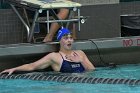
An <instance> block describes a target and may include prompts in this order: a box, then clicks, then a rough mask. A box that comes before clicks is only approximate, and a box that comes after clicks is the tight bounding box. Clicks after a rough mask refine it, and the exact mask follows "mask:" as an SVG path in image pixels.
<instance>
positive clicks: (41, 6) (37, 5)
mask: <svg viewBox="0 0 140 93" xmlns="http://www.w3.org/2000/svg"><path fill="white" fill-rule="evenodd" d="M5 1H6V2H7V3H9V4H10V5H11V7H12V9H13V10H14V11H15V13H16V14H17V16H18V17H19V18H20V20H21V21H22V23H23V24H24V26H25V28H26V29H27V42H31V41H32V39H33V36H34V28H35V25H36V23H46V24H47V32H48V33H49V27H50V23H53V22H58V24H59V23H61V24H62V23H63V22H65V23H66V22H67V23H68V22H78V28H79V31H80V24H81V23H83V19H84V17H83V16H80V7H81V4H79V3H77V2H73V1H69V0H5ZM17 7H18V8H23V9H24V10H27V9H29V10H32V11H35V14H34V19H33V21H32V25H31V26H29V25H28V24H27V23H26V21H25V19H23V18H22V16H21V14H20V13H19V11H18V10H17ZM61 8H68V9H69V10H70V16H73V15H72V14H74V16H76V17H69V18H68V19H65V20H61V19H59V18H58V16H57V14H56V13H55V12H54V9H61ZM43 11H46V16H45V17H46V20H43V21H40V20H39V14H40V13H42V12H43ZM50 12H51V15H52V17H53V19H51V18H50V14H49V13H50ZM73 12H76V13H73ZM24 13H25V15H27V14H26V12H24ZM75 14H76V15H75ZM26 20H27V19H26ZM81 20H82V22H81Z"/></svg>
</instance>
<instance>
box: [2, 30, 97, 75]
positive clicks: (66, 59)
mask: <svg viewBox="0 0 140 93" xmlns="http://www.w3.org/2000/svg"><path fill="white" fill-rule="evenodd" d="M57 40H58V41H59V42H60V50H59V52H52V53H49V54H48V55H46V56H44V57H43V58H41V59H40V60H38V61H35V62H33V63H29V64H25V65H22V66H18V67H15V68H11V69H6V70H4V71H2V72H1V73H8V74H9V75H10V74H12V73H13V72H15V71H33V70H37V69H44V68H47V67H49V66H51V67H52V69H53V70H54V71H59V72H64V73H79V72H84V71H88V70H94V69H95V67H94V66H93V64H92V63H91V62H90V61H89V59H88V58H87V56H86V55H85V53H84V52H83V51H81V50H72V49H71V48H72V43H73V41H74V40H73V38H72V35H71V32H70V31H69V30H68V29H66V28H62V29H60V30H59V31H58V35H57Z"/></svg>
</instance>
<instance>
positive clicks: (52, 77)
mask: <svg viewBox="0 0 140 93" xmlns="http://www.w3.org/2000/svg"><path fill="white" fill-rule="evenodd" d="M0 79H29V80H39V81H55V82H66V83H88V84H99V83H100V84H127V85H140V80H139V79H126V78H99V77H98V78H97V77H87V76H79V75H72V74H66V73H65V74H63V73H59V74H54V73H51V74H50V73H47V72H38V73H27V74H12V75H7V74H1V75H0Z"/></svg>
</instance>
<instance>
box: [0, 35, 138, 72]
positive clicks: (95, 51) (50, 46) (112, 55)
mask: <svg viewBox="0 0 140 93" xmlns="http://www.w3.org/2000/svg"><path fill="white" fill-rule="evenodd" d="M58 46H59V44H58V42H52V43H47V44H29V43H25V44H10V45H1V46H0V60H1V62H0V66H1V67H0V70H3V69H6V68H11V67H15V66H18V65H21V64H25V63H30V62H33V61H35V60H38V59H39V58H41V57H43V56H44V55H46V54H48V53H49V52H54V51H58ZM73 49H75V50H79V49H81V50H83V51H84V52H85V53H86V54H87V56H88V58H89V60H90V61H91V62H92V63H93V64H94V65H95V66H107V65H108V64H112V63H114V64H135V63H139V62H140V57H139V55H140V52H139V51H140V37H139V36H133V37H129V38H128V37H119V38H100V39H89V40H81V41H76V42H75V43H74V45H73Z"/></svg>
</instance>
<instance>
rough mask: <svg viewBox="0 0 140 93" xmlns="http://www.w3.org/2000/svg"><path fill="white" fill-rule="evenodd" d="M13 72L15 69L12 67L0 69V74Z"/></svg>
mask: <svg viewBox="0 0 140 93" xmlns="http://www.w3.org/2000/svg"><path fill="white" fill-rule="evenodd" d="M13 72H15V69H14V68H12V69H6V70H4V71H2V72H1V73H0V74H3V73H8V75H11V74H12V73H13Z"/></svg>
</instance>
